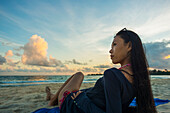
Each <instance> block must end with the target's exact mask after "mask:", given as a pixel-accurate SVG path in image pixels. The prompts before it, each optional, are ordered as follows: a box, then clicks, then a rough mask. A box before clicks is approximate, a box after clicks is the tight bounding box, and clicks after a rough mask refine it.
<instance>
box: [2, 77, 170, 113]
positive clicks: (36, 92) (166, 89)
mask: <svg viewBox="0 0 170 113" xmlns="http://www.w3.org/2000/svg"><path fill="white" fill-rule="evenodd" d="M151 83H152V89H153V93H154V98H161V99H169V100H170V79H166V80H152V82H151ZM61 85H62V83H57V84H48V85H37V86H26V87H6V88H0V113H31V112H33V111H35V110H37V109H39V108H52V107H49V106H48V101H46V100H45V97H46V93H45V86H49V87H50V88H51V91H52V93H55V92H56V91H57V90H58V89H59V87H60V86H61ZM92 86H94V83H83V84H82V86H81V88H80V89H84V88H89V87H92ZM157 110H158V111H159V113H170V103H168V104H164V105H159V106H157Z"/></svg>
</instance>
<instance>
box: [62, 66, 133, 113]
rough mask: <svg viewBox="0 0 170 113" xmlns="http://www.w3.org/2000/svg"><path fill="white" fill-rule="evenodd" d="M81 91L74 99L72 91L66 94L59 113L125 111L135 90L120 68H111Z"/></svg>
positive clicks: (114, 112)
mask: <svg viewBox="0 0 170 113" xmlns="http://www.w3.org/2000/svg"><path fill="white" fill-rule="evenodd" d="M81 91H83V92H82V93H80V94H79V95H78V96H77V97H76V98H75V99H74V101H73V100H72V99H71V95H72V93H71V94H70V95H68V96H67V98H66V99H65V101H64V102H63V104H62V108H61V113H72V112H74V113H126V110H127V108H128V106H129V104H130V103H131V102H132V100H133V99H134V97H135V91H136V90H135V88H134V86H133V85H132V84H131V83H130V82H129V81H128V80H127V79H126V77H125V76H124V74H123V73H122V72H121V71H120V70H118V69H116V68H111V69H108V70H106V71H105V72H104V76H103V77H101V78H99V79H98V80H97V82H96V84H95V85H94V87H91V88H88V89H82V90H81Z"/></svg>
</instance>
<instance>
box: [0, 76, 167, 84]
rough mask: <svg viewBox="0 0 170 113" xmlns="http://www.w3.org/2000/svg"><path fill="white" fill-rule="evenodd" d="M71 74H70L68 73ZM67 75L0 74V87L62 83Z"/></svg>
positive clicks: (87, 79) (90, 80)
mask: <svg viewBox="0 0 170 113" xmlns="http://www.w3.org/2000/svg"><path fill="white" fill-rule="evenodd" d="M70 76H71V75H70ZM70 76H69V75H56V76H54V75H52V76H45V75H34V76H32V75H30V76H0V87H22V86H34V85H42V84H51V83H64V82H65V81H66V80H67V79H68V78H69V77H70ZM102 76H103V75H100V76H85V77H84V80H83V83H94V82H96V80H97V79H99V78H100V77H102ZM153 79H159V80H161V79H170V75H151V80H153Z"/></svg>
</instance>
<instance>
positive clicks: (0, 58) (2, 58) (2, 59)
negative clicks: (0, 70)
mask: <svg viewBox="0 0 170 113" xmlns="http://www.w3.org/2000/svg"><path fill="white" fill-rule="evenodd" d="M3 63H6V59H5V57H2V56H1V55H0V65H2V64H3Z"/></svg>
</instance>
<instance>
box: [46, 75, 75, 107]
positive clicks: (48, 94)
mask: <svg viewBox="0 0 170 113" xmlns="http://www.w3.org/2000/svg"><path fill="white" fill-rule="evenodd" d="M74 75H75V74H73V75H72V76H71V77H70V78H69V79H67V81H66V82H65V83H64V84H63V85H62V86H61V87H60V89H59V90H58V91H57V93H56V94H55V95H54V94H52V93H51V92H50V88H49V87H46V88H45V90H46V93H47V96H46V100H51V99H52V98H53V97H54V96H55V97H58V95H59V93H60V91H61V90H62V89H63V87H65V85H66V84H67V83H68V82H69V81H70V79H71V78H72V77H73V76H74ZM56 99H58V98H56ZM57 102H58V101H57ZM55 104H56V105H57V104H58V103H55Z"/></svg>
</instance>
